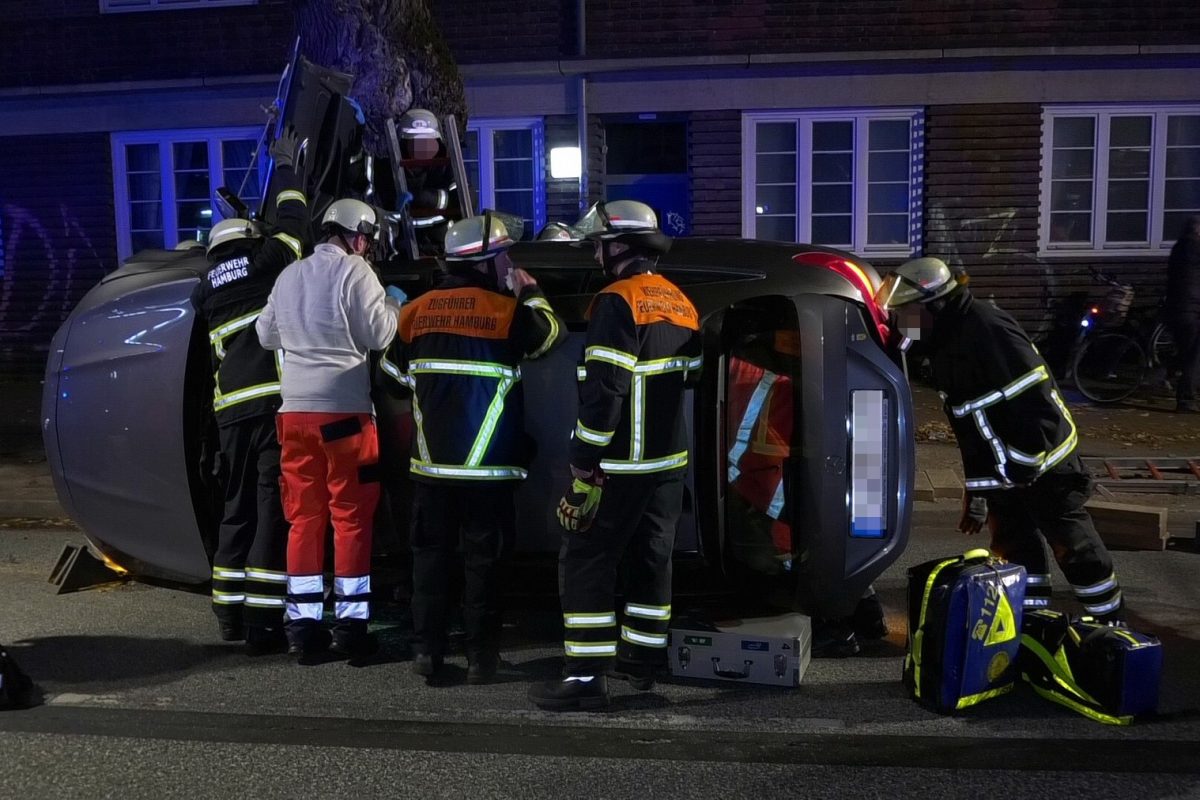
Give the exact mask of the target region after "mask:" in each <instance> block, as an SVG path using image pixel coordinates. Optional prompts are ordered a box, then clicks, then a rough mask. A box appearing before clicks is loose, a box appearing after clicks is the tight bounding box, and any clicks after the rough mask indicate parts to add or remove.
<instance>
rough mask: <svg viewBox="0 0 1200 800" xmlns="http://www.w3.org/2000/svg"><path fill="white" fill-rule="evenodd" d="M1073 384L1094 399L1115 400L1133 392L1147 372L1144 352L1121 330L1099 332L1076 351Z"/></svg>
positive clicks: (1100, 400)
mask: <svg viewBox="0 0 1200 800" xmlns="http://www.w3.org/2000/svg"><path fill="white" fill-rule="evenodd" d="M1074 375H1075V387H1076V388H1077V389H1079V392H1080V393H1081V394H1082V395H1083V396H1084V397H1086V398H1087V399H1088V400H1091V401H1092V402H1094V403H1115V402H1117V401H1118V400H1124V399H1125V398H1126V397H1129V395H1131V394H1133V393H1134V392H1135V391H1136V390H1137V388H1138V386H1140V385H1141V383H1142V378H1144V377H1145V375H1146V353H1145V351H1143V350H1142V346H1141V345H1140V344H1138V343H1137V340H1136V339H1133V338H1132V337H1130V336H1127V335H1125V334H1123V333H1101V334H1099V335H1097V336H1094V337H1092V338H1090V339H1088V340H1086V341H1085V342H1084V343H1083V346H1082V347H1080V348H1079V352H1078V353H1076V354H1075V362H1074Z"/></svg>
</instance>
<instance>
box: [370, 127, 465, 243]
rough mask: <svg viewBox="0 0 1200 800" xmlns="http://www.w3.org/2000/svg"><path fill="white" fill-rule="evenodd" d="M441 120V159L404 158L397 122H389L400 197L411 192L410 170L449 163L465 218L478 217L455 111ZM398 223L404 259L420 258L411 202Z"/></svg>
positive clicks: (390, 150) (389, 142)
mask: <svg viewBox="0 0 1200 800" xmlns="http://www.w3.org/2000/svg"><path fill="white" fill-rule="evenodd" d="M439 122H440V124H441V126H442V141H444V142H445V143H446V155H445V156H441V157H438V158H427V159H417V158H404V156H403V151H401V149H400V134H399V133H398V132H397V130H396V121H395V120H394V119H389V120H388V121H387V125H386V128H387V146H388V158H389V160H390V161H391V164H392V179H393V181H394V182H395V185H396V192H397V196H399V193H400V192H408V177H407V175H406V170H408V169H413V168H417V169H420V168H427V167H441V166H445V165H446V163H447V162H449V164H450V170H451V172H452V174H453V175H454V183H455V184H456V185H457V190H456V191H457V194H458V207H459V209H460V210H461V212H462V217H471V216H474V214H475V212H474V208H473V201H472V194H471V188H470V186H469V185H468V183H467V169H466V164H465V162H464V161H463V155H462V143H461V141H460V140H459V138H458V121H457V120H456V119H455V118H454V115H453V114H447V115H446V116H444V117H442V118H441V119H440V120H439ZM398 222H399V227H400V239H401V241H400V243H399V247H397V248H396V249H397V253H398V254H399V255H401V256H402V257H404V258H408V259H410V260H412V261H416V260H417V259H419V258H420V257H421V252H420V249H419V248H418V247H417V231H416V227H415V226H414V225H413V220H412V213H411V211H410V209H409V207H408V206H407V205H406V206H405V207H404V208H402V209H401V210H400V212H399V218H398Z"/></svg>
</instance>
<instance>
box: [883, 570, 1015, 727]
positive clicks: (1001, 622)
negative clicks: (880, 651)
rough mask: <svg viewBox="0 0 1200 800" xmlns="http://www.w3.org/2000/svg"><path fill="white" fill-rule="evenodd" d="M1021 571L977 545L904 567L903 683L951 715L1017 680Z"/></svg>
mask: <svg viewBox="0 0 1200 800" xmlns="http://www.w3.org/2000/svg"><path fill="white" fill-rule="evenodd" d="M1024 599H1025V568H1024V567H1022V566H1020V565H1018V564H1009V563H1007V562H1005V561H1003V560H1002V559H999V558H996V557H995V556H993V555H992V554H991V553H990V552H988V551H987V550H984V549H979V550H970V551H968V552H966V553H964V554H963V555H961V556H958V557H954V558H944V559H936V560H934V561H927V562H925V563H924V564H920V565H918V566H915V567H912V568H910V569H909V570H908V644H907V647H906V651H905V655H904V678H903V680H904V686H905V688H907V689H908V691H909V692H910V693H911V694H912V696H913V698H914V699H916V700H917V702H919V703H921V704H922V705H924V706H926V707H928V708H931V709H933V710H935V711H938V712H939V713H943V714H946V713H950V712H952V711H957V710H959V709H963V708H967V707H969V706H973V705H975V704H976V703H981V702H983V701H984V700H988V699H990V698H992V697H998V696H999V695H1002V694H1005V693H1006V692H1008V691H1010V690H1011V689H1012V688H1013V685H1014V683H1015V680H1016V668H1015V663H1016V660H1017V651H1018V649H1019V646H1020V631H1021V609H1022V604H1023V602H1024Z"/></svg>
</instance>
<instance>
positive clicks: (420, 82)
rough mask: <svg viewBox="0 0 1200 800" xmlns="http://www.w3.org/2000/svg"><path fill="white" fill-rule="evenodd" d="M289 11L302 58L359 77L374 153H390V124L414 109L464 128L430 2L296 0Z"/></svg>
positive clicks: (455, 77) (357, 88) (457, 88)
mask: <svg viewBox="0 0 1200 800" xmlns="http://www.w3.org/2000/svg"><path fill="white" fill-rule="evenodd" d="M292 8H293V10H294V12H295V17H296V31H297V32H298V33H299V35H300V52H301V53H302V54H304V56H305V57H306V58H308V59H309V60H310V61H312V62H314V63H316V64H319V65H321V66H324V67H331V68H333V69H338V70H342V71H343V72H349V73H351V74H353V75H354V76H355V79H354V89H353V92H354V99H355V100H356V101H357V102H358V104H359V105H360V106H362V110H363V115H364V116H365V117H366V120H367V125H366V135H365V139H366V147H367V150H368V151H369V152H371V153H372V154H375V155H384V154H386V153H387V146H386V138H385V136H386V134H385V133H384V123H385V121H386V120H387V119H389V118H393V119H394V118H396V117H399V116H400V115H401V114H403V113H404V112H405V111H407V110H408V109H409V108H412V107H417V108H427V109H429V110H430V111H432V112H434V113H435V114H437V115H438V116H439V117H441V116H443V115H445V114H454V115H455V117H456V118H457V119H458V122H459V126H460V128H462V126H465V125H466V122H467V100H466V94H465V93H464V91H463V85H462V77H461V76H460V75H459V72H458V65H457V64H455V62H454V56H453V55H451V53H450V48H449V47H448V46H447V45H446V41H445V40H444V39H443V38H442V34H441V31H439V30H438V28H437V25H436V23H435V22H434V19H433V12H432V11H431V10H430V7H429V0H292ZM461 132H462V131H461V130H460V133H461Z"/></svg>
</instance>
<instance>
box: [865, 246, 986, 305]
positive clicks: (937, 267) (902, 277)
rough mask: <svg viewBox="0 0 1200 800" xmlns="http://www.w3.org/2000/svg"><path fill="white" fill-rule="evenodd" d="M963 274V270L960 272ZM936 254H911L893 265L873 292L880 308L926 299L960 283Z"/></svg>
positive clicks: (952, 288) (945, 292) (940, 295)
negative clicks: (896, 265)
mask: <svg viewBox="0 0 1200 800" xmlns="http://www.w3.org/2000/svg"><path fill="white" fill-rule="evenodd" d="M964 277H965V273H964ZM964 282H965V281H960V280H958V279H957V278H956V277H955V275H954V273H953V272H952V271H951V270H950V267H948V266H946V262H945V261H942V260H941V259H940V258H914V259H913V260H911V261H906V262H904V263H903V264H901V265H900V266H898V267H896V269H895V271H894V272H891V273H889V274H888V275H887V277H885V278H884V279H883V283H881V284H880V286H879V291H877V292H875V303H876V304H877V305H878V306H879V307H880V308H885V309H886V308H898V307H899V306H903V305H908V304H909V303H928V302H930V301H931V300H937V299H938V298H941V297H945V296H946V295H948V294H950V293H951V292H952V291H954V290H955V289H957V288H958V287H959V285H960V283H964Z"/></svg>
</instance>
